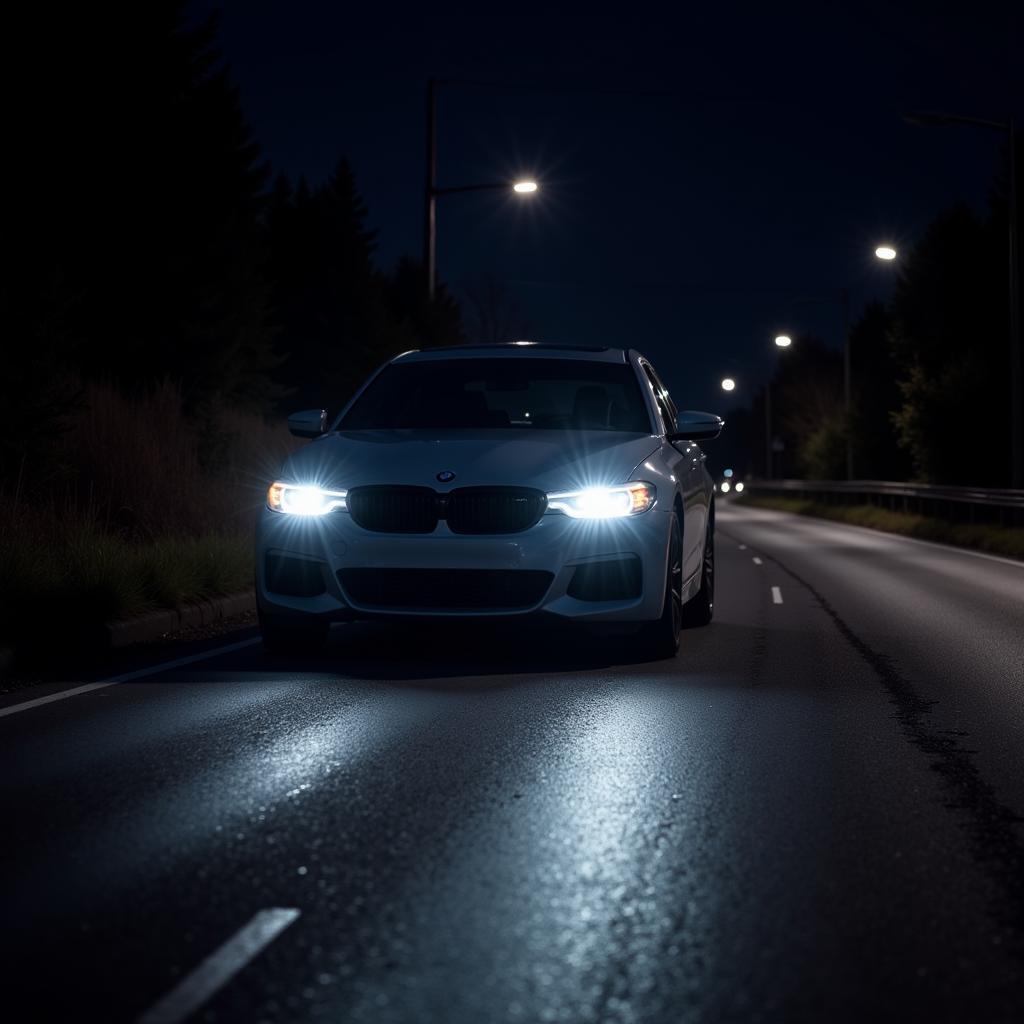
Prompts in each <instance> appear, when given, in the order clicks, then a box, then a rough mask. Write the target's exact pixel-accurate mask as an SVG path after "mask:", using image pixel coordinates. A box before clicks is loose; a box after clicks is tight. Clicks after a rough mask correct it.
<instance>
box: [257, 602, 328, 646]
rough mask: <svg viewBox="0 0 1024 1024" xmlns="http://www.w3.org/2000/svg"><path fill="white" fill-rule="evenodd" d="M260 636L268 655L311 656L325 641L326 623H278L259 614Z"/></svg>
mask: <svg viewBox="0 0 1024 1024" xmlns="http://www.w3.org/2000/svg"><path fill="white" fill-rule="evenodd" d="M259 620H260V634H261V635H262V637H263V646H264V648H265V649H266V651H267V652H268V653H269V654H292V655H295V654H312V653H315V652H316V651H318V650H319V649H320V648H321V647H323V644H324V641H325V640H326V639H327V630H328V629H329V628H330V627H329V625H328V623H326V622H321V621H318V620H315V619H314V620H313V621H311V622H287V623H283V622H278V621H276V620H275V619H272V618H270V617H269V616H267V615H264V614H263V612H260V613H259Z"/></svg>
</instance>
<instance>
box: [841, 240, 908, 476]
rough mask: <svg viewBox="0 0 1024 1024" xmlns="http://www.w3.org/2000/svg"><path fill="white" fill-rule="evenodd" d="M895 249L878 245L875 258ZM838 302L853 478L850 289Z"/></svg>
mask: <svg viewBox="0 0 1024 1024" xmlns="http://www.w3.org/2000/svg"><path fill="white" fill-rule="evenodd" d="M896 255H897V253H896V249H895V247H894V246H891V245H879V246H876V248H875V259H878V260H882V261H883V262H886V263H891V262H892V261H893V260H894V259H896ZM839 302H840V304H841V306H842V309H843V410H844V412H845V418H846V424H845V426H846V429H845V431H844V433H845V434H846V479H847V480H852V479H853V393H852V392H853V379H852V378H853V374H852V367H851V364H850V291H849V289H848V288H843V289H842V290H841V291H840V292H839Z"/></svg>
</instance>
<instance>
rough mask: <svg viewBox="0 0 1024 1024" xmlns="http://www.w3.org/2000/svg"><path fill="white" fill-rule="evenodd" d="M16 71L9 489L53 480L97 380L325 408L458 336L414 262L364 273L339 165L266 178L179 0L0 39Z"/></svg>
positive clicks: (2, 275) (451, 307)
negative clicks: (374, 374)
mask: <svg viewBox="0 0 1024 1024" xmlns="http://www.w3.org/2000/svg"><path fill="white" fill-rule="evenodd" d="M8 28H9V30H10V31H9V35H8V38H9V41H10V42H11V45H12V46H15V45H16V46H17V48H18V49H19V50H21V51H23V52H24V53H27V54H31V55H32V60H31V61H28V62H26V63H25V64H24V65H23V69H24V72H23V75H22V78H21V80H20V83H19V84H20V89H19V97H18V104H17V106H18V111H17V112H16V116H15V122H14V130H13V132H12V133H11V140H12V145H11V148H10V149H9V151H8V155H7V163H8V164H9V166H10V168H11V169H13V174H12V179H11V180H12V183H11V185H10V186H9V187H8V188H7V189H5V192H4V199H3V203H4V217H3V223H4V238H3V242H2V251H3V265H2V268H0V324H2V329H3V334H4V339H5V344H4V352H5V366H4V372H3V374H2V384H0V391H2V393H0V474H2V478H0V483H2V482H3V481H7V482H8V484H9V483H10V481H11V480H12V479H14V478H19V479H21V480H22V483H23V484H24V483H25V482H26V481H25V477H26V474H27V475H28V477H32V476H33V475H36V476H39V475H44V476H45V475H46V473H49V472H54V471H64V470H66V469H67V467H55V466H54V465H53V462H54V458H55V456H54V454H53V453H54V451H55V448H54V440H55V438H57V437H59V436H60V434H61V433H62V432H66V431H67V430H68V429H69V428H70V427H71V426H73V423H74V417H75V416H76V415H78V414H79V413H80V412H81V409H82V403H83V402H84V401H85V396H86V394H87V393H88V385H89V383H90V382H91V381H102V382H104V383H105V384H110V385H113V386H115V387H116V388H118V389H119V390H121V391H122V392H123V393H124V394H126V395H131V396H142V395H144V394H146V393H150V392H153V391H154V389H156V388H158V387H160V386H163V383H164V382H169V383H170V384H172V385H173V386H174V387H175V388H176V389H178V391H179V393H180V395H181V398H182V402H183V407H184V410H185V414H186V415H187V416H188V417H190V418H191V419H192V420H193V421H194V422H195V423H196V424H197V428H198V429H200V430H209V429H211V426H210V425H211V424H213V423H214V421H215V419H216V415H217V414H218V413H219V412H220V411H222V410H223V409H225V408H229V409H232V410H240V411H249V412H253V413H259V414H266V413H268V412H270V411H272V410H274V409H275V408H277V409H279V410H283V409H284V407H289V408H290V407H294V406H298V405H315V404H323V405H325V406H327V407H328V408H331V409H337V408H338V406H339V405H340V404H341V403H342V402H343V401H344V400H345V398H346V397H347V396H348V394H349V393H350V392H351V389H352V388H353V387H354V386H355V384H356V383H357V382H358V381H359V380H360V379H362V378H363V377H364V376H365V375H366V373H367V372H368V370H370V369H371V368H372V367H373V366H375V365H376V364H378V363H380V362H381V361H383V360H384V359H386V358H388V357H389V356H391V355H393V354H395V353H396V352H398V351H401V350H402V349H403V348H413V347H421V346H424V345H433V344H440V343H456V342H458V341H459V340H461V327H460V319H459V310H458V307H457V305H456V304H455V303H454V302H453V301H452V300H451V299H450V298H449V297H448V296H447V293H446V292H445V291H444V289H443V288H442V289H439V297H438V298H437V299H436V300H435V301H434V302H433V303H430V302H428V301H427V299H426V296H425V289H424V286H423V275H422V272H421V269H420V267H419V266H418V265H417V264H416V263H415V262H413V261H408V260H407V261H403V262H402V263H401V264H400V265H399V266H398V267H397V268H395V269H394V270H393V271H391V272H390V273H385V272H384V271H382V270H381V269H379V268H378V267H377V266H376V264H375V263H374V235H373V232H372V231H371V230H370V228H369V227H368V213H367V210H366V208H365V205H364V204H363V202H362V199H361V197H360V196H359V193H358V191H357V188H356V184H355V180H354V176H353V172H352V169H351V168H350V167H349V166H348V164H347V163H345V162H344V161H341V162H340V163H339V164H338V167H337V170H336V171H335V173H334V174H333V175H332V177H331V178H330V180H329V181H327V182H325V183H323V184H322V185H319V186H318V187H315V188H312V189H311V188H309V187H308V186H307V185H305V184H304V183H302V182H300V183H298V184H297V185H294V186H293V185H291V184H289V183H288V182H287V181H284V180H283V179H281V180H279V181H278V182H277V184H276V186H272V185H271V174H270V168H269V167H268V165H267V163H266V161H265V160H264V158H263V156H262V155H261V151H260V148H259V146H258V144H257V142H256V141H255V140H254V139H253V137H252V134H251V132H250V130H249V127H248V125H247V123H246V120H245V117H244V114H243V111H242V106H241V102H240V98H239V95H238V93H237V91H236V89H235V88H234V87H233V85H232V83H231V80H230V77H229V75H228V72H227V70H226V68H225V66H224V64H223V61H222V60H221V58H220V55H219V53H218V51H217V49H216V35H217V26H216V22H215V21H214V20H210V21H206V22H204V23H202V24H199V25H194V24H191V23H190V22H189V21H188V20H187V16H186V6H185V5H184V4H182V3H177V2H170V0H154V2H151V3H145V4H137V5H134V6H131V7H128V6H125V5H114V6H113V7H112V8H109V9H104V8H103V7H102V5H101V6H100V7H97V6H96V5H79V6H78V7H74V6H72V7H65V8H62V9H61V12H60V21H59V24H54V23H53V21H52V20H48V19H47V17H46V16H45V12H42V13H36V14H33V13H28V14H25V15H22V16H20V17H19V19H18V20H16V21H15V22H13V23H12V24H10V25H9V26H8Z"/></svg>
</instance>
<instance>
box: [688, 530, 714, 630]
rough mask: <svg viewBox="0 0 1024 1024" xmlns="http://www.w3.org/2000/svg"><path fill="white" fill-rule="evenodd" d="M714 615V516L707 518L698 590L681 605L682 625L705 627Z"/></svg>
mask: <svg viewBox="0 0 1024 1024" xmlns="http://www.w3.org/2000/svg"><path fill="white" fill-rule="evenodd" d="M714 615H715V514H714V511H713V510H712V512H711V514H710V515H709V516H708V528H707V534H706V535H705V538H704V561H703V562H702V563H701V567H700V590H698V591H697V593H696V594H694V595H693V597H691V598H690V600H689V601H687V602H686V604H685V605H683V625H684V626H687V627H692V626H706V625H708V624H709V623H710V622H711V620H712V618H714Z"/></svg>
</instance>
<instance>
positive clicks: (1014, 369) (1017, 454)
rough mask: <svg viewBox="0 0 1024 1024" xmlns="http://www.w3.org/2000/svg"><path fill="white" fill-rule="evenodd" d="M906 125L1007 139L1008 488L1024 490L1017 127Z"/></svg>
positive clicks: (928, 120)
mask: <svg viewBox="0 0 1024 1024" xmlns="http://www.w3.org/2000/svg"><path fill="white" fill-rule="evenodd" d="M903 120H904V121H906V122H907V123H908V124H916V125H921V126H924V127H928V128H931V127H940V126H942V125H948V124H971V125H975V126H977V127H980V128H990V129H992V130H993V131H997V132H1005V133H1006V137H1007V151H1008V152H1007V158H1008V162H1009V167H1008V175H1009V179H1010V181H1009V194H1008V195H1007V203H1006V206H1007V209H1006V213H1007V219H1008V220H1009V222H1010V223H1009V232H1008V239H1007V260H1008V263H1009V274H1010V296H1009V298H1010V486H1011V487H1014V488H1017V487H1024V411H1022V406H1024V397H1022V394H1021V391H1022V388H1021V340H1020V278H1019V276H1018V271H1017V254H1018V252H1019V251H1020V249H1019V240H1018V236H1017V232H1018V225H1017V128H1016V124H1015V122H1014V119H1013V117H1012V116H1010V117H1008V118H1007V119H1006V120H1005V121H994V120H992V119H991V118H987V117H966V116H964V115H962V114H944V113H939V112H936V111H918V112H915V113H912V114H904V115H903Z"/></svg>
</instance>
